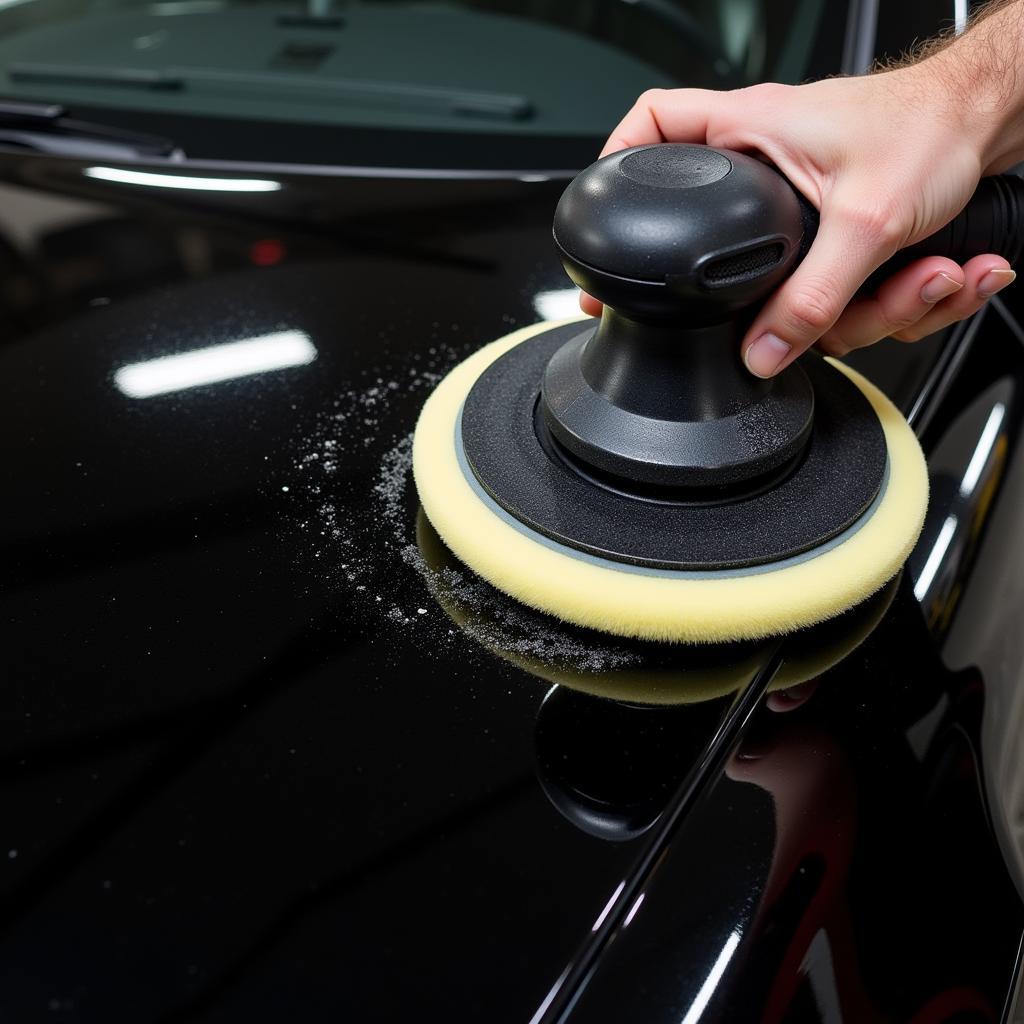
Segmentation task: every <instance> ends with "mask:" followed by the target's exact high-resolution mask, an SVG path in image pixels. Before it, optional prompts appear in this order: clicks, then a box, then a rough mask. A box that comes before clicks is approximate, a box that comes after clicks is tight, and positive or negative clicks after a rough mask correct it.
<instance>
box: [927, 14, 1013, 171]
mask: <svg viewBox="0 0 1024 1024" xmlns="http://www.w3.org/2000/svg"><path fill="white" fill-rule="evenodd" d="M921 58H922V59H919V62H918V63H917V64H916V65H915V70H916V71H917V72H918V73H920V74H921V75H922V76H924V77H925V78H926V79H927V80H928V84H929V85H932V84H935V85H937V86H938V87H939V89H941V90H942V91H943V92H944V94H945V97H946V101H945V102H946V104H948V116H949V117H950V118H951V120H953V121H954V122H955V121H957V120H959V121H960V124H961V127H962V130H963V132H964V135H965V136H966V137H967V138H969V139H971V140H973V142H974V144H975V146H976V149H977V152H978V157H979V161H980V165H981V172H982V173H983V174H995V173H998V172H999V171H1003V170H1006V168H1008V167H1011V166H1013V165H1014V164H1017V163H1020V162H1022V161H1024V0H995V2H994V3H991V4H989V5H987V6H986V7H984V8H982V9H981V10H980V11H979V12H978V14H977V15H976V16H975V17H974V18H973V19H972V22H971V24H970V26H969V27H968V30H967V31H966V32H965V33H964V34H963V35H961V36H959V37H957V38H955V39H952V40H951V41H945V42H939V43H937V44H933V45H931V46H926V48H925V50H924V52H923V53H922V54H921ZM930 99H931V102H934V101H935V100H934V93H932V95H931V97H930Z"/></svg>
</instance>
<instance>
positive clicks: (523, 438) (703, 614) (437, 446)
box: [413, 144, 1024, 642]
mask: <svg viewBox="0 0 1024 1024" xmlns="http://www.w3.org/2000/svg"><path fill="white" fill-rule="evenodd" d="M1022 196H1024V183H1022V182H1021V181H1019V180H1017V179H1013V178H1010V177H1006V178H986V179H984V181H983V182H982V184H981V186H979V189H978V192H977V193H976V195H975V197H974V198H973V199H972V200H971V202H970V203H969V204H968V207H967V208H966V209H965V210H964V211H963V213H962V214H961V215H960V216H958V217H957V218H956V220H954V221H953V222H952V223H951V224H950V225H947V226H946V227H945V228H943V229H942V230H941V231H940V232H937V233H936V234H935V235H933V236H932V237H931V238H929V239H926V240H925V241H924V242H922V243H920V244H919V245H917V246H915V247H913V248H912V249H908V250H903V251H902V252H900V253H898V254H897V255H896V256H895V257H893V261H894V262H892V263H890V264H887V266H886V268H883V269H884V270H887V271H891V270H892V269H894V268H895V266H896V265H897V264H899V263H901V262H904V261H906V260H908V259H911V258H916V257H919V256H922V255H927V254H947V255H950V256H953V257H954V258H957V259H960V260H962V259H965V258H968V257H969V256H971V255H976V254H979V253H982V252H999V251H1002V252H1004V253H1005V254H1006V255H1008V256H1009V257H1010V258H1013V256H1014V255H1016V252H1017V250H1018V248H1019V242H1020V238H1019V231H1018V229H1019V222H1020V219H1021V218H1020V214H1019V207H1020V206H1021V202H1022ZM816 230H817V215H816V212H815V211H814V210H813V209H811V208H810V207H809V206H808V204H806V203H805V202H803V201H802V200H801V198H800V197H799V196H798V194H797V193H796V192H795V190H794V189H792V188H791V186H790V185H789V183H788V182H787V181H786V180H785V179H784V178H783V177H781V176H780V175H779V174H778V173H777V172H776V171H774V170H773V169H772V168H770V167H769V166H767V165H766V164H764V163H762V162H760V161H757V160H754V159H752V158H750V157H747V156H743V155H741V154H739V153H732V152H729V151H725V150H718V149H714V148H710V147H706V146H692V145H681V144H662V145H655V146H642V147H637V148H635V149H630V150H624V151H622V152H620V153H616V154H613V155H611V156H608V157H605V158H604V159H602V160H599V161H598V162H597V163H596V164H594V165H592V166H591V167H589V168H587V169H586V170H585V171H583V172H582V173H581V174H580V175H579V176H578V177H577V178H576V179H574V181H573V182H572V183H571V184H570V185H569V187H568V188H567V189H566V191H565V193H564V195H563V196H562V199H561V200H560V202H559V204H558V209H557V211H556V214H555V225H554V235H555V242H556V244H557V246H558V248H559V252H560V256H561V259H562V262H563V265H564V266H565V268H566V271H567V272H568V274H569V276H570V277H571V278H572V279H573V281H574V282H575V283H576V284H578V285H580V287H582V288H583V289H584V290H586V291H587V292H589V293H590V294H591V295H593V296H595V297H596V298H598V299H600V300H601V301H602V302H603V303H604V312H603V314H602V316H601V319H600V321H599V322H598V323H597V325H596V326H595V325H594V324H593V322H589V323H580V322H569V323H561V324H550V323H549V324H538V325H535V326H533V327H529V328H524V329H523V330H520V331H517V332H515V333H514V334H512V335H509V336H507V337H506V338H503V339H501V340H499V341H496V342H493V343H492V344H491V345H489V346H486V347H485V348H483V349H481V350H480V351H478V352H476V353H475V354H474V355H472V356H470V357H469V359H467V360H466V361H465V362H463V363H461V364H460V365H459V366H457V367H456V368H455V369H454V370H453V371H452V372H451V373H450V374H449V375H448V376H447V377H446V378H445V379H444V380H443V381H442V382H441V384H440V385H439V386H438V388H437V390H436V391H435V392H434V393H433V395H432V396H431V397H430V399H428V401H427V403H426V405H425V406H424V409H423V412H422V414H421V416H420V420H419V423H418V425H417V428H416V435H415V439H414V446H413V470H414V474H415V477H416V484H417V488H418V490H419V494H420V499H421V502H422V504H423V508H424V511H425V512H426V514H427V516H428V517H429V518H430V521H431V523H432V524H433V525H434V527H435V528H436V529H437V531H438V533H439V535H440V536H441V537H442V539H443V540H444V542H445V544H446V545H448V546H449V547H450V548H451V549H452V551H453V552H454V553H455V554H456V555H457V556H458V558H459V559H460V560H461V561H462V562H463V563H464V564H465V565H466V566H468V567H469V568H470V569H472V570H473V571H474V572H475V573H477V574H478V575H480V576H481V577H483V578H484V579H486V580H487V581H488V582H490V583H491V584H493V585H494V586H496V587H497V588H499V589H500V590H502V591H504V592H505V593H507V594H510V595H511V596H513V597H515V598H516V599H517V600H519V601H521V602H522V603H523V604H526V605H528V606H530V607H533V608H536V609H539V610H541V611H544V612H547V613H549V614H552V615H554V616H556V617H559V618H562V619H564V620H565V621H568V622H572V623H574V624H576V625H580V626H586V627H590V628H594V629H597V630H601V631H603V632H607V633H613V634H616V635H620V636H630V637H642V638H646V639H651V640H680V641H688V642H721V641H731V640H742V639H755V640H756V639H758V638H762V637H768V636H775V635H779V634H782V633H789V632H793V631H795V630H797V629H801V628H803V627H805V626H808V625H811V624H814V623H818V622H821V621H823V620H825V619H827V618H830V617H832V616H835V615H837V614H839V613H840V612H842V611H844V610H846V609H848V608H850V607H853V606H854V605H855V604H857V603H858V602H859V601H862V600H864V599H865V598H867V597H868V596H870V595H871V594H872V593H874V592H875V591H877V590H878V589H879V588H880V587H882V586H883V585H884V584H885V583H886V582H887V581H888V580H889V579H891V578H892V577H893V576H894V575H895V574H896V573H897V572H898V570H899V568H900V566H901V565H902V563H903V561H904V560H905V558H906V556H907V554H908V553H909V552H910V550H911V548H912V547H913V544H914V541H915V540H916V538H917V536H918V533H919V531H920V528H921V523H922V521H923V518H924V512H925V506H926V504H927V493H928V480H927V474H926V470H925V465H924V459H923V457H922V455H921V450H920V448H919V446H918V443H917V440H916V438H915V436H914V434H913V432H912V431H911V429H910V428H909V426H908V425H907V423H906V421H905V420H904V419H903V417H902V416H901V414H900V413H899V411H898V410H897V409H896V408H895V407H894V406H893V405H892V403H891V402H890V401H889V400H888V399H887V398H886V397H885V396H884V395H883V394H882V393H881V392H880V391H878V389H877V388H875V387H874V386H873V385H872V384H870V383H869V382H868V381H866V380H865V379H864V378H863V377H861V376H860V375H859V374H857V373H855V372H853V371H852V370H850V369H848V368H847V367H844V366H843V365H842V364H840V363H837V362H835V361H832V360H824V359H821V358H820V357H818V356H817V355H815V354H813V353H808V354H807V355H805V356H803V357H802V358H800V359H799V360H797V361H796V362H794V363H793V364H792V365H790V366H788V367H787V368H786V369H785V370H783V371H782V372H781V373H780V374H778V375H777V376H776V377H775V378H773V379H772V380H770V381H765V380H760V379H756V378H754V377H753V376H752V375H751V374H749V373H748V372H747V371H746V370H745V369H744V368H743V366H742V364H741V361H740V358H739V342H740V339H741V337H742V335H743V331H744V327H745V325H746V324H747V323H748V322H749V318H750V316H751V315H752V314H753V313H754V311H755V310H756V308H757V307H758V306H759V305H760V304H761V303H762V302H763V301H764V299H765V298H766V297H767V296H768V295H769V294H770V293H771V292H772V291H773V290H774V289H775V288H776V287H777V286H778V285H779V284H780V283H781V282H782V281H783V280H784V279H785V278H786V277H787V276H788V275H789V274H790V273H792V271H793V269H794V268H795V267H796V266H797V265H798V263H799V262H800V260H801V259H802V257H803V255H804V253H805V252H806V250H807V247H808V245H809V244H810V241H811V239H812V238H813V236H814V233H815V231H816Z"/></svg>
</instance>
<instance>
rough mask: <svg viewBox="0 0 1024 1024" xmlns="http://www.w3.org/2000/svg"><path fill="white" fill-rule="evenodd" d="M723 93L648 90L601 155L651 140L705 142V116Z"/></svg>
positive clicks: (706, 125)
mask: <svg viewBox="0 0 1024 1024" xmlns="http://www.w3.org/2000/svg"><path fill="white" fill-rule="evenodd" d="M724 95H725V94H723V93H716V92H712V91H710V90H707V89H648V90H647V92H645V93H642V94H641V95H640V98H639V99H638V100H637V101H636V103H634V104H633V107H632V109H631V110H630V111H629V113H628V114H626V116H625V117H624V118H623V119H622V120H621V121H620V122H619V124H618V126H617V127H616V128H615V130H614V131H613V132H612V133H611V135H610V136H609V138H608V141H607V142H606V143H605V144H604V149H602V150H601V156H608V155H609V154H610V153H617V152H618V151H619V150H620V149H627V148H628V147H630V146H646V145H648V144H649V143H652V142H666V141H672V142H704V141H705V140H706V138H707V128H708V119H709V117H710V115H711V112H712V110H713V109H714V108H715V107H716V106H717V105H719V104H720V103H721V102H722V97H723V96H724Z"/></svg>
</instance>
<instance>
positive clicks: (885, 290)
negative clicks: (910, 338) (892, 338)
mask: <svg viewBox="0 0 1024 1024" xmlns="http://www.w3.org/2000/svg"><path fill="white" fill-rule="evenodd" d="M964 281H965V277H964V272H963V270H962V269H961V268H960V267H959V265H958V264H956V263H954V262H953V261H952V260H948V259H944V258H943V257H941V256H930V257H928V258H927V259H923V260H917V261H916V262H914V263H912V264H910V266H908V267H904V268H903V269H902V270H900V271H899V272H898V273H896V274H894V275H893V276H892V277H890V278H889V279H888V280H887V281H885V282H884V283H883V284H882V286H881V287H880V288H879V289H878V291H877V292H876V293H875V294H874V295H871V296H867V297H865V298H856V299H854V300H853V301H852V302H851V303H850V304H849V305H848V306H847V307H846V309H845V311H844V312H843V313H842V315H841V316H840V317H839V319H838V320H837V321H836V322H835V324H834V325H833V326H832V327H831V328H830V329H829V330H828V331H827V332H826V333H825V334H824V336H823V337H822V338H821V340H820V342H819V343H818V347H819V348H820V349H822V350H823V351H824V352H827V353H828V354H829V355H834V356H844V355H846V353H847V352H850V351H852V350H853V349H855V348H863V347H864V346H866V345H872V344H874V343H875V342H876V341H879V340H880V339H881V338H885V337H888V336H889V335H892V334H896V333H897V332H898V331H902V330H906V329H908V328H911V327H913V326H914V325H915V324H917V323H918V322H919V321H920V320H921V319H922V318H923V317H925V316H926V315H927V314H929V313H930V312H931V311H932V310H933V309H934V308H935V307H936V305H937V304H939V303H940V302H942V300H944V299H948V298H950V296H953V295H955V294H956V293H957V292H959V291H960V290H961V289H962V288H963V286H964Z"/></svg>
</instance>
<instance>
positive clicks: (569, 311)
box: [533, 288, 581, 320]
mask: <svg viewBox="0 0 1024 1024" xmlns="http://www.w3.org/2000/svg"><path fill="white" fill-rule="evenodd" d="M533 308H534V310H535V312H536V313H537V316H539V317H540V318H541V320H566V319H568V318H569V317H573V316H580V315H581V313H580V292H579V289H578V288H554V289H552V290H551V291H548V292H537V294H536V295H534V297H533Z"/></svg>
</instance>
